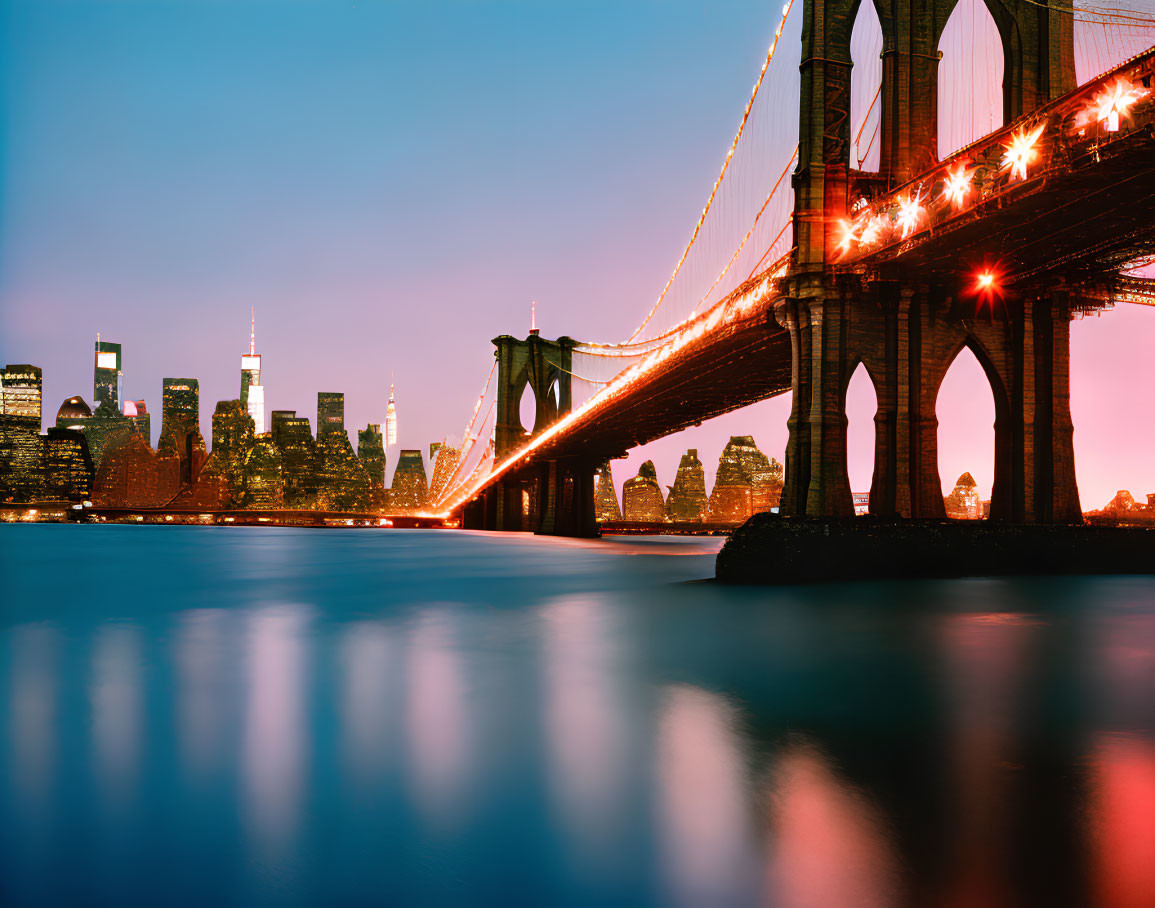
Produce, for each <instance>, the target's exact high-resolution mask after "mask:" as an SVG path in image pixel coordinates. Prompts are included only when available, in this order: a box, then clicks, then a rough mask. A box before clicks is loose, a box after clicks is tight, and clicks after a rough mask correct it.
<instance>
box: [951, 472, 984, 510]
mask: <svg viewBox="0 0 1155 908" xmlns="http://www.w3.org/2000/svg"><path fill="white" fill-rule="evenodd" d="M977 485H978V484H977V483H976V482H975V480H974V477H973V476H971V474H970V473H963V474H962V476H960V477H959V478H958V481H957V482H956V483H955V484H954V489H953V490H952V491H951V493H950V494H949V495H946V496H944V497H943V500H942V502H943V505H944V506H945V508H946V516H947V517H949V518H951V519H952V520H981V519H982V516H983V503H982V502H981V501H980V500H979V493H978V489H977V488H976V486H977Z"/></svg>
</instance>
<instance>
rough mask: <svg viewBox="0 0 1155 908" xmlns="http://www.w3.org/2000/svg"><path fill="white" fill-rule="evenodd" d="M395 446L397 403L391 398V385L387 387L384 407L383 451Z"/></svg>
mask: <svg viewBox="0 0 1155 908" xmlns="http://www.w3.org/2000/svg"><path fill="white" fill-rule="evenodd" d="M396 444H397V401H396V400H395V399H394V397H393V385H389V403H388V404H386V406H385V450H386V451H388V450H389V448H391V447H393V446H394V445H396Z"/></svg>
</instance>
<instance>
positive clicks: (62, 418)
mask: <svg viewBox="0 0 1155 908" xmlns="http://www.w3.org/2000/svg"><path fill="white" fill-rule="evenodd" d="M90 416H92V409H91V408H90V407H89V406H88V404H87V403H85V401H84V398H83V397H79V396H75V397H70V398H68V399H67V400H66V401H64V403H62V404H61V405H60V409H59V410H57V411H56V428H58V429H79V430H83V428H84V426H83V424H82V422H80V420H85V419H88V418H89V417H90Z"/></svg>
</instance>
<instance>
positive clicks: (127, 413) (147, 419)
mask: <svg viewBox="0 0 1155 908" xmlns="http://www.w3.org/2000/svg"><path fill="white" fill-rule="evenodd" d="M121 415H122V416H123V417H124V418H125V419H127V420H128V423H129V426H130V427H131V428H132V430H133V431H135V432H139V433H140V434H141V435H143V436H144V438H145V440H146V441H150V440H151V439H152V417H151V416H149V415H148V407H147V406H145V403H144V401H143V400H126V401H125V402H124V411H123V413H122V414H121Z"/></svg>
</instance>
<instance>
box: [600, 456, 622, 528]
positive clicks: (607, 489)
mask: <svg viewBox="0 0 1155 908" xmlns="http://www.w3.org/2000/svg"><path fill="white" fill-rule="evenodd" d="M596 479H597V488H596V489H595V490H594V513H595V514H597V519H598V521H599V522H601V521H606V520H621V519H622V510H621V508H620V507H618V493H617V491H616V490H615V489H614V474H613V471H612V470H611V469H610V462H609V461H608V460H607V461H606V462H605V463H603V464H602V465H601V466H600V467H598V471H597V473H596Z"/></svg>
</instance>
